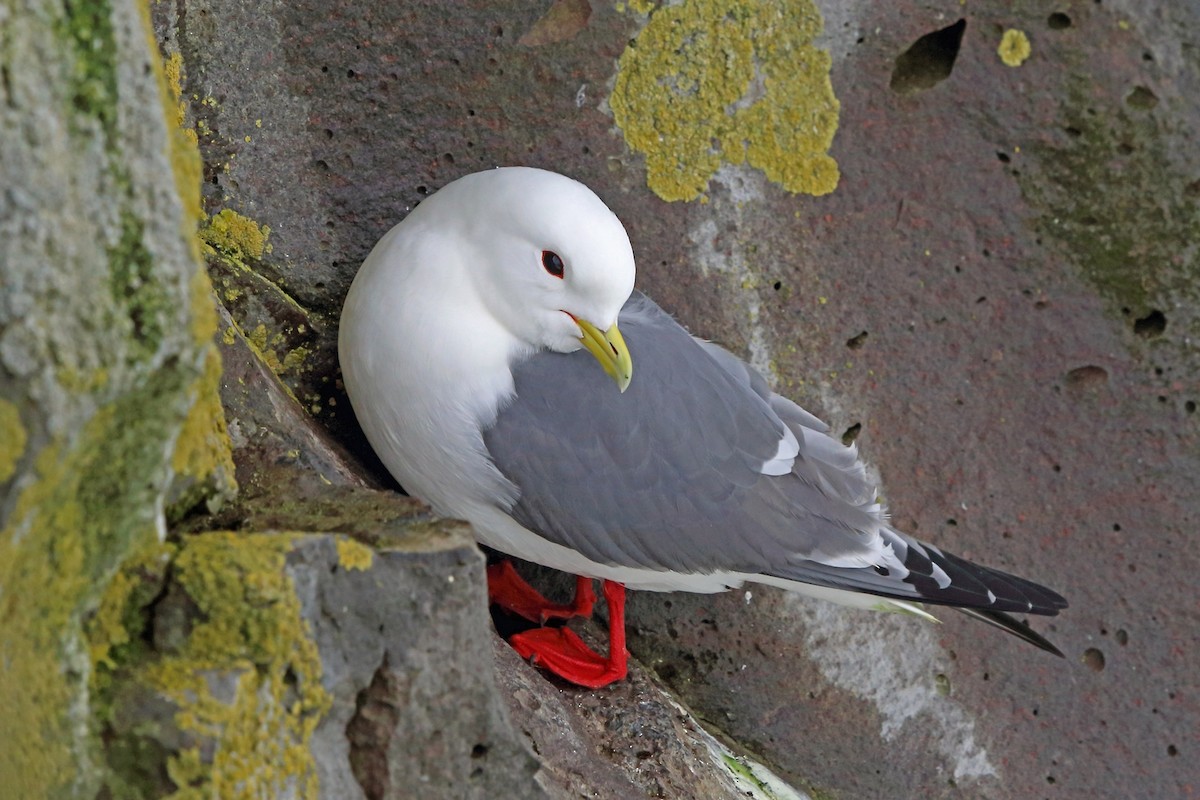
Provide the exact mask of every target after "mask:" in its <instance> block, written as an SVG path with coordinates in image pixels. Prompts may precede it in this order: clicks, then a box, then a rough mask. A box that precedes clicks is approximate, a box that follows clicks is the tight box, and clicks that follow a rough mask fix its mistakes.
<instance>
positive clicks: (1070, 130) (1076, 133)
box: [1063, 125, 1083, 139]
mask: <svg viewBox="0 0 1200 800" xmlns="http://www.w3.org/2000/svg"><path fill="white" fill-rule="evenodd" d="M1063 133H1065V134H1066V135H1067V136H1070V137H1071V138H1072V139H1078V138H1079V137H1080V136H1083V131H1081V130H1079V128H1076V127H1075V126H1074V125H1068V126H1067V127H1065V128H1063Z"/></svg>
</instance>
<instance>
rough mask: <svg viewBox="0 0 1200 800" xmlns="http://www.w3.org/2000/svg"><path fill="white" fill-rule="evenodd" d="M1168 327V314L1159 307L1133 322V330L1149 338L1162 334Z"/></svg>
mask: <svg viewBox="0 0 1200 800" xmlns="http://www.w3.org/2000/svg"><path fill="white" fill-rule="evenodd" d="M1166 329H1167V316H1166V315H1165V314H1163V312H1161V311H1159V310H1158V309H1157V308H1156V309H1154V310H1152V311H1151V312H1150V313H1149V314H1147V315H1146V316H1144V317H1140V318H1139V319H1136V320H1134V322H1133V332H1134V333H1136V334H1137V335H1138V336H1144V337H1145V338H1147V339H1150V338H1153V337H1155V336H1161V335H1162V334H1163V332H1164V331H1165V330H1166Z"/></svg>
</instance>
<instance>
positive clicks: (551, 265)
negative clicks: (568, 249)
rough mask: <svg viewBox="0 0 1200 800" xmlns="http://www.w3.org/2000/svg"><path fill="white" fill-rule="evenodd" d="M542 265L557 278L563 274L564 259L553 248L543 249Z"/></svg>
mask: <svg viewBox="0 0 1200 800" xmlns="http://www.w3.org/2000/svg"><path fill="white" fill-rule="evenodd" d="M542 266H543V267H545V268H546V272H549V273H550V274H551V275H553V276H554V277H556V278H561V277H562V276H563V269H564V265H563V260H562V259H561V258H559V256H558V253H556V252H554V251H553V250H543V251H542Z"/></svg>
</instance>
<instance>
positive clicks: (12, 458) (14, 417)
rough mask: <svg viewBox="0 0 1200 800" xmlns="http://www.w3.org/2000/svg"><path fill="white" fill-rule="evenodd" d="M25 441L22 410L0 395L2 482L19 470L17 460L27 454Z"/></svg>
mask: <svg viewBox="0 0 1200 800" xmlns="http://www.w3.org/2000/svg"><path fill="white" fill-rule="evenodd" d="M25 442H26V435H25V426H24V425H22V424H21V412H20V411H19V410H18V409H17V407H16V405H15V404H13V403H12V402H10V401H8V400H5V399H4V398H2V397H0V483H5V482H6V481H7V480H8V479H9V478H11V477H12V476H13V473H15V472H16V471H17V462H19V461H20V460H21V456H23V455H25Z"/></svg>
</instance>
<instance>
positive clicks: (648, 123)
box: [609, 0, 840, 200]
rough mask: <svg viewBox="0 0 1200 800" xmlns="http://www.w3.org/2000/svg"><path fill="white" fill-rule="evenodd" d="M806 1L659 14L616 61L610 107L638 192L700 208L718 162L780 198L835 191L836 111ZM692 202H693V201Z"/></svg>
mask: <svg viewBox="0 0 1200 800" xmlns="http://www.w3.org/2000/svg"><path fill="white" fill-rule="evenodd" d="M821 27H822V22H821V16H820V13H819V12H818V11H817V9H816V7H815V6H814V5H813V4H812V2H811V0H798V1H796V2H784V0H770V1H769V2H752V1H751V0H687V1H686V2H684V3H682V4H679V5H674V6H667V7H664V8H659V9H658V10H657V11H655V12H654V14H653V15H652V16H651V17H650V21H649V22H648V23H647V24H646V27H645V28H644V29H643V30H642V32H641V33H640V34H638V37H637V39H636V41H635V42H634V43H633V44H631V45H630V46H629V47H628V48H626V50H625V52H624V53H623V54H622V55H621V59H620V63H619V67H618V70H619V71H618V74H617V80H616V84H615V86H614V88H613V93H612V97H611V98H610V99H609V104H610V106H611V107H612V110H613V116H614V118H615V119H616V122H617V125H618V126H620V128H621V130H622V132H623V134H624V136H625V141H626V142H627V143H628V144H629V146H630V147H631V148H632V149H634V150H636V151H637V152H640V153H642V154H644V155H645V158H646V172H647V177H646V180H647V184H648V185H649V186H650V188H651V189H652V190H654V192H655V193H657V194H658V195H659V196H660V197H662V198H663V199H665V200H692V199H695V198H697V197H701V195H702V193H703V192H704V190H705V188H706V187H707V185H708V181H709V179H710V178H711V177H712V175H713V174H714V173H715V172H716V171H717V169H718V168H719V167H720V165H721V164H722V163H729V164H740V163H743V162H745V163H749V164H750V165H751V166H754V167H757V168H758V169H761V170H762V171H763V172H764V173H766V175H767V177H768V178H769V179H771V180H772V181H774V182H775V183H777V184H779V185H780V186H782V187H783V188H785V189H787V190H788V191H790V192H804V193H807V194H814V195H821V194H827V193H829V192H831V191H833V189H834V188H836V186H837V182H838V168H837V163H836V162H835V161H834V160H833V159H832V158H831V157H830V156H829V155H828V150H829V147H830V145H831V144H832V142H833V136H834V133H835V132H836V130H837V120H838V111H839V108H840V105H839V103H838V100H837V98H836V97H835V96H834V94H833V87H832V85H831V83H830V80H829V70H830V66H831V63H832V62H831V59H830V57H829V54H828V53H826V52H825V51H823V50H819V49H818V48H817V47H815V46H814V45H813V43H812V42H813V39H814V38H815V37H816V36H817V35H818V34H819V33H820V31H821ZM701 199H703V197H701Z"/></svg>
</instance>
